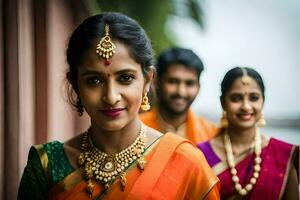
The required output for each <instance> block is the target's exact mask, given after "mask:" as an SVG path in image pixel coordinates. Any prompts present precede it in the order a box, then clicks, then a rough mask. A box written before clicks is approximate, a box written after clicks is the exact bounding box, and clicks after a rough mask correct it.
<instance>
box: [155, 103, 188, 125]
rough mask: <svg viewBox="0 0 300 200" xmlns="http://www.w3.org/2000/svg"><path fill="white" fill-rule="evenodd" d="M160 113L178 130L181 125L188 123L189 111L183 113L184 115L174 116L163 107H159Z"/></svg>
mask: <svg viewBox="0 0 300 200" xmlns="http://www.w3.org/2000/svg"><path fill="white" fill-rule="evenodd" d="M158 113H159V115H160V116H161V117H162V118H163V120H164V121H165V122H167V123H168V124H170V125H172V126H173V127H174V128H176V129H177V128H178V127H179V126H180V125H181V124H183V123H184V122H185V121H186V118H187V111H186V112H183V113H182V114H177V115H176V114H173V113H170V112H168V110H166V109H165V108H163V107H162V106H158Z"/></svg>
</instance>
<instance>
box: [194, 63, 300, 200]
mask: <svg viewBox="0 0 300 200" xmlns="http://www.w3.org/2000/svg"><path fill="white" fill-rule="evenodd" d="M221 90H222V95H221V103H222V107H223V110H224V115H223V117H222V119H221V125H222V129H220V134H219V135H218V136H217V137H216V138H214V139H212V140H210V141H207V142H204V143H201V144H198V148H199V149H201V150H202V152H203V153H204V155H205V157H206V159H207V161H208V163H209V165H210V166H211V167H212V169H213V170H214V172H215V173H216V175H217V176H218V177H219V179H220V181H221V190H220V195H221V199H230V200H231V199H263V200H273V199H299V189H298V186H299V147H297V146H294V145H291V144H288V143H285V142H283V141H280V140H277V139H274V138H267V137H265V136H263V135H261V134H260V132H259V129H258V128H257V127H258V126H263V125H264V124H265V121H264V119H263V116H262V112H261V111H262V108H263V103H264V100H265V96H264V90H265V88H264V84H263V80H262V78H261V76H260V75H259V74H258V73H257V72H256V71H255V70H253V69H251V68H240V67H236V68H233V69H231V70H230V71H228V72H227V74H226V75H225V77H224V79H223V81H222V85H221Z"/></svg>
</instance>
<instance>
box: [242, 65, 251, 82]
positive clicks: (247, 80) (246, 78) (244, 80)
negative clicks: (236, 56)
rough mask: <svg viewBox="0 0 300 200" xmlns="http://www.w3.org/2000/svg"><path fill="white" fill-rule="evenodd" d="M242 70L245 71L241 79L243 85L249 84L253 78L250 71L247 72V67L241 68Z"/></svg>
mask: <svg viewBox="0 0 300 200" xmlns="http://www.w3.org/2000/svg"><path fill="white" fill-rule="evenodd" d="M241 70H242V72H243V76H242V79H241V81H242V84H243V85H248V84H249V83H250V81H251V78H250V76H249V75H248V72H247V70H246V68H241Z"/></svg>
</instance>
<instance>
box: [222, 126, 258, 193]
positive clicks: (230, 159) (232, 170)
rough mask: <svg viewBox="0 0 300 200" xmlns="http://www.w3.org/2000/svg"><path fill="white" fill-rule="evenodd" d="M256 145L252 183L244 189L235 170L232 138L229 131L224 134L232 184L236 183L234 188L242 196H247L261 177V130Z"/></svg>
mask: <svg viewBox="0 0 300 200" xmlns="http://www.w3.org/2000/svg"><path fill="white" fill-rule="evenodd" d="M254 145H255V147H254V148H255V149H254V151H255V159H254V170H253V175H252V177H251V179H250V182H249V183H248V184H247V185H246V186H245V187H244V188H243V187H242V185H241V184H240V179H239V177H238V176H237V170H236V168H235V163H234V157H233V151H232V145H231V141H230V137H229V135H228V133H227V130H226V132H225V134H224V146H225V150H226V156H227V162H228V165H229V168H230V173H231V176H232V182H233V183H234V188H235V190H236V191H237V192H238V193H239V194H240V195H241V196H245V195H247V194H248V192H250V191H251V190H252V189H253V187H254V185H255V183H256V181H257V179H258V177H259V172H260V169H261V167H260V164H261V161H262V160H261V157H260V154H261V135H260V133H259V130H258V129H257V130H256V132H255V138H254Z"/></svg>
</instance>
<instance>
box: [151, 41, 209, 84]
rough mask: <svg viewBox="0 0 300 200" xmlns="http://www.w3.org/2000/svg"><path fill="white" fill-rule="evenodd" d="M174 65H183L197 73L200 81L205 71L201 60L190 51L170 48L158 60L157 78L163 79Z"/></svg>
mask: <svg viewBox="0 0 300 200" xmlns="http://www.w3.org/2000/svg"><path fill="white" fill-rule="evenodd" d="M172 64H182V65H184V66H186V67H187V68H190V69H195V70H196V71H197V75H198V79H199V77H200V74H201V72H202V71H203V69H204V67H203V63H202V61H201V59H200V58H199V57H198V56H197V55H196V54H195V53H194V52H193V51H192V50H190V49H184V48H179V47H175V48H169V49H166V50H165V51H163V52H162V53H161V54H160V55H159V57H158V59H157V69H156V70H157V76H158V77H161V76H162V75H164V73H165V72H166V71H167V69H168V67H169V66H170V65H172Z"/></svg>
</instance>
